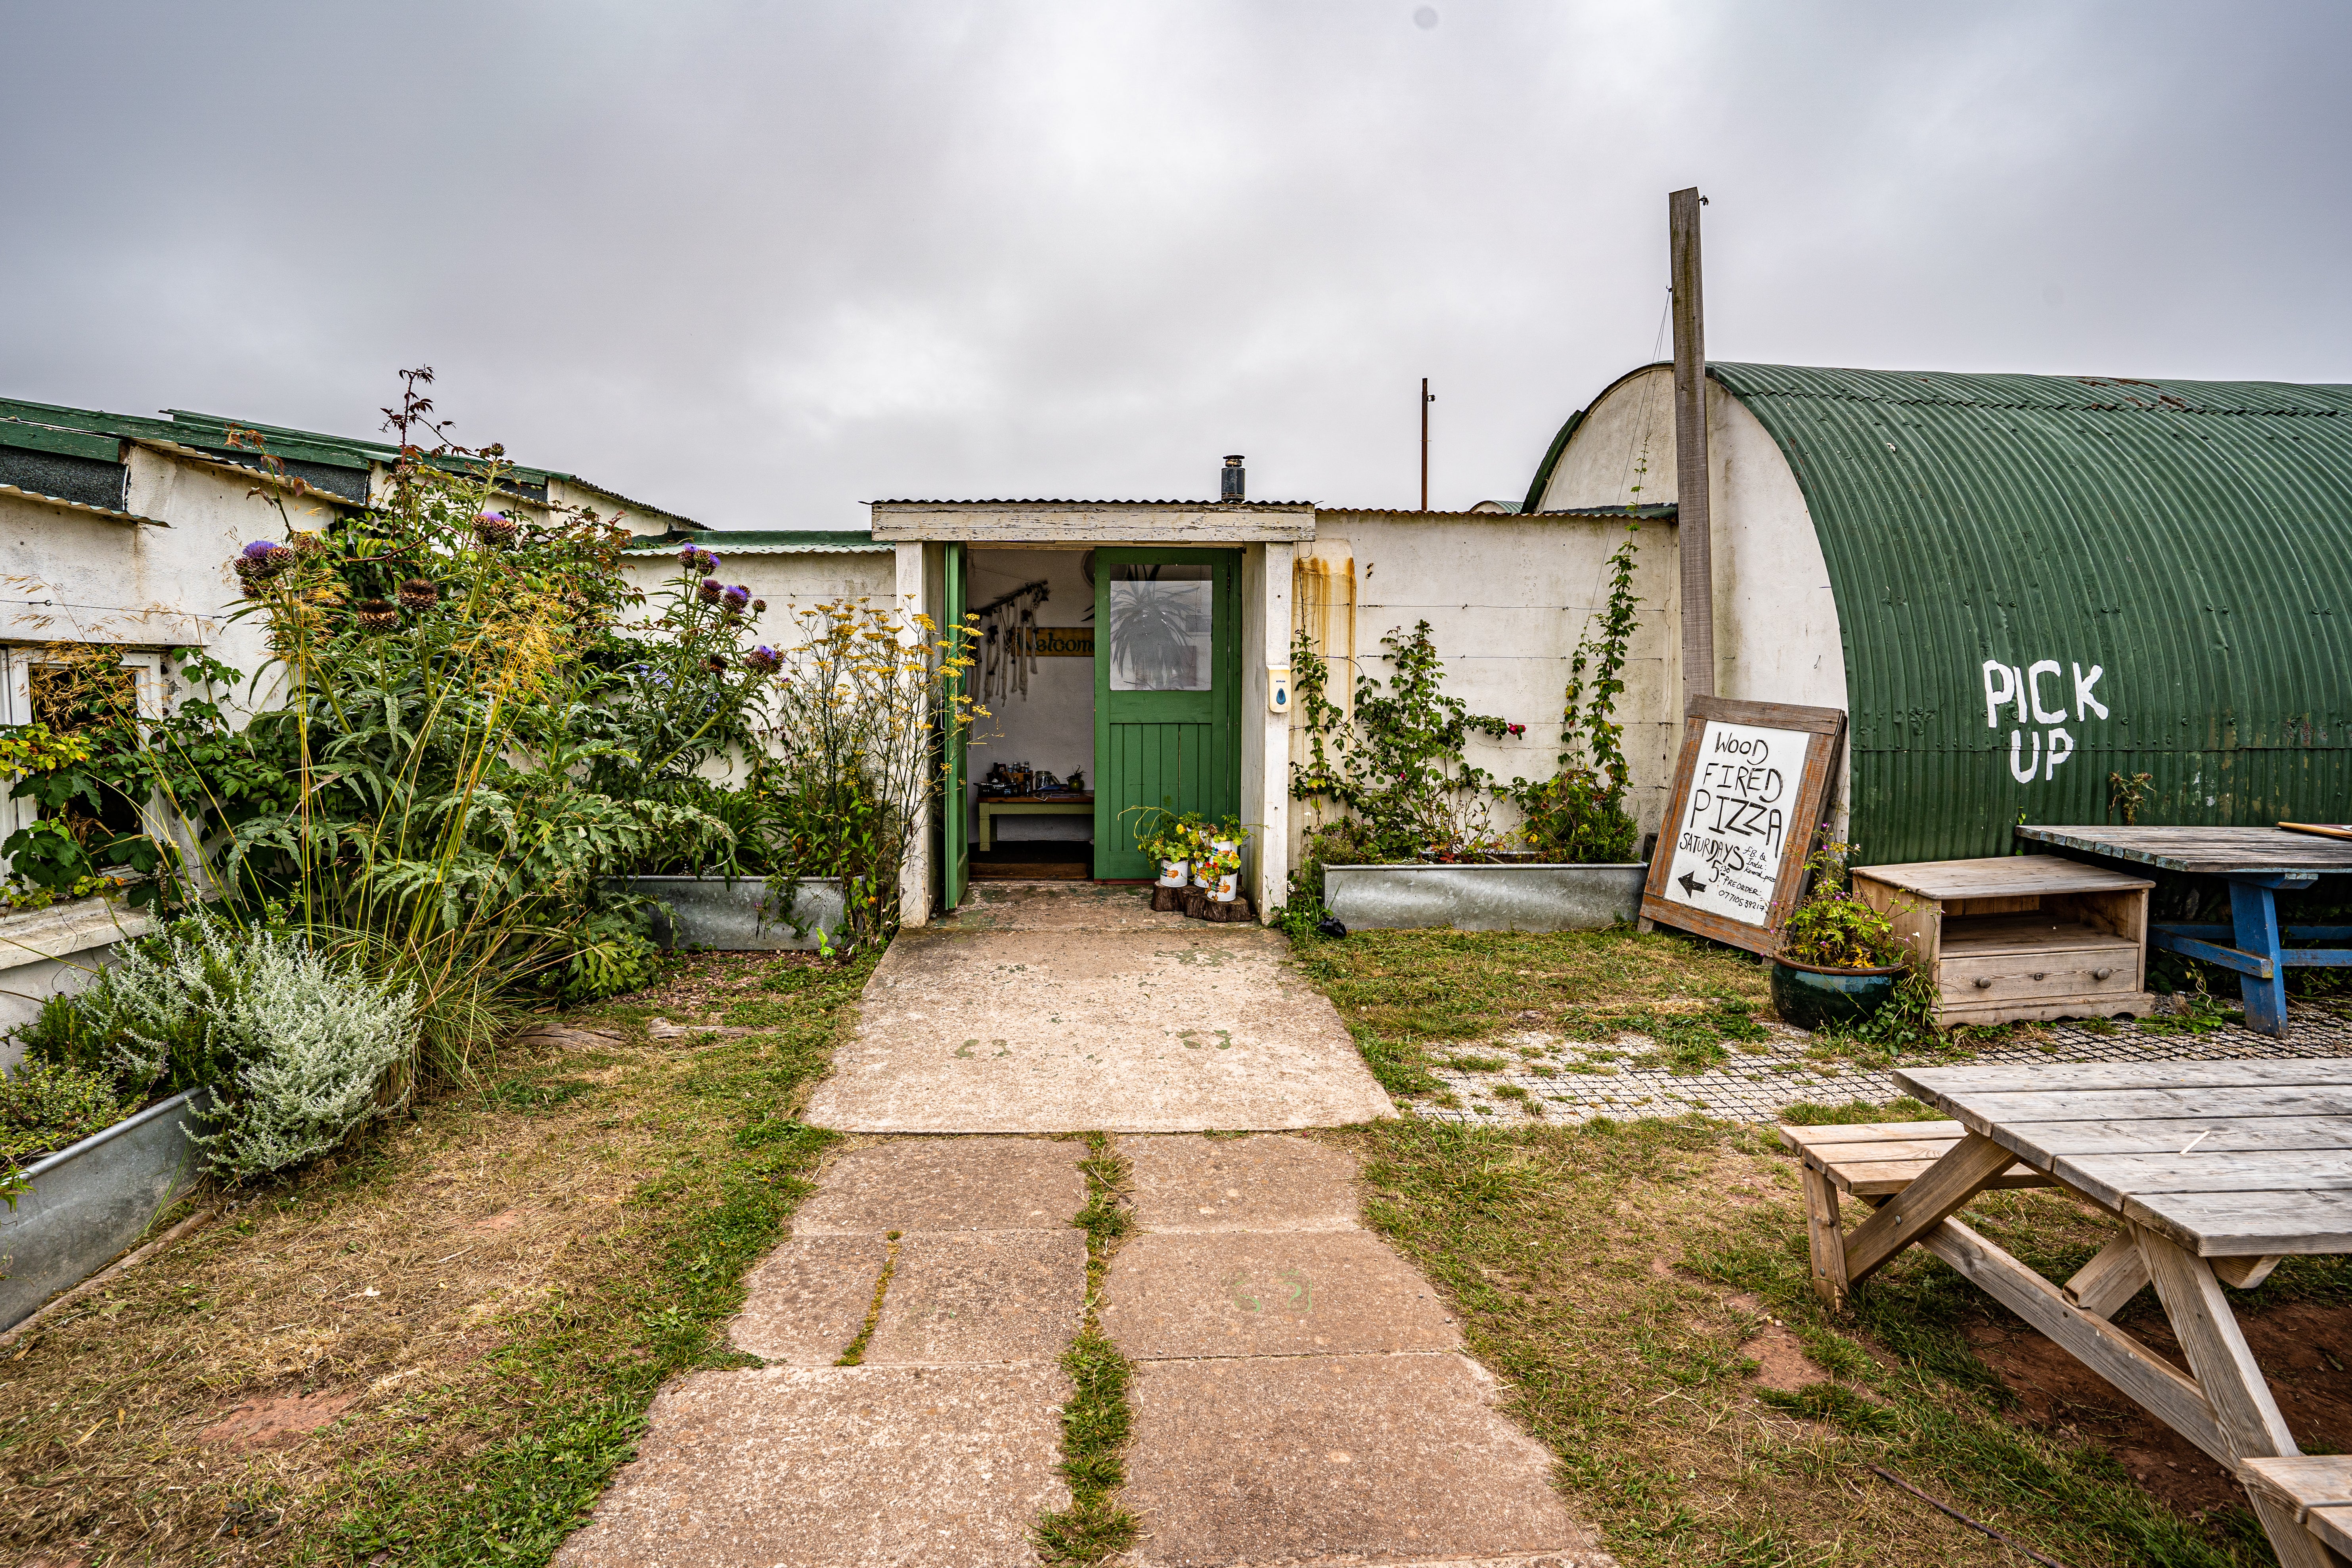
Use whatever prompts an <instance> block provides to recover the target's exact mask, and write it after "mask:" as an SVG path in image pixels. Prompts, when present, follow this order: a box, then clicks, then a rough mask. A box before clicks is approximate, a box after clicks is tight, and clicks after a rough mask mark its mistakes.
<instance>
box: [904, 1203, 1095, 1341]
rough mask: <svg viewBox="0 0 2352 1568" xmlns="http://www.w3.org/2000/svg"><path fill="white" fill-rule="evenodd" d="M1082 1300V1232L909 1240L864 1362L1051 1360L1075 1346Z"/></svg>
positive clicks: (1084, 1263) (1084, 1247)
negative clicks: (1074, 1335) (1072, 1341)
mask: <svg viewBox="0 0 2352 1568" xmlns="http://www.w3.org/2000/svg"><path fill="white" fill-rule="evenodd" d="M1086 1302H1087V1242H1086V1236H1085V1233H1083V1232H1081V1231H1077V1230H1061V1231H1036V1230H1024V1231H1010V1232H1003V1233H999V1234H995V1235H964V1236H913V1237H908V1238H907V1239H906V1240H904V1241H902V1242H900V1243H899V1244H898V1268H896V1269H894V1270H893V1271H892V1273H891V1276H890V1289H889V1292H888V1294H887V1295H886V1296H885V1297H884V1298H883V1300H882V1319H881V1321H880V1322H879V1323H877V1325H876V1327H875V1330H874V1338H873V1339H872V1340H871V1341H870V1342H868V1343H867V1344H866V1364H867V1365H869V1366H888V1365H896V1364H899V1363H908V1364H916V1365H922V1366H944V1365H949V1364H951V1363H961V1362H1002V1361H1052V1360H1054V1359H1055V1357H1057V1356H1059V1355H1060V1354H1061V1353H1062V1352H1064V1351H1066V1350H1067V1349H1069V1348H1070V1337H1071V1336H1072V1335H1073V1334H1076V1332H1077V1331H1078V1325H1079V1321H1080V1320H1081V1319H1082V1318H1083V1316H1084V1315H1085V1309H1086Z"/></svg>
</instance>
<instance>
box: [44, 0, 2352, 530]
mask: <svg viewBox="0 0 2352 1568" xmlns="http://www.w3.org/2000/svg"><path fill="white" fill-rule="evenodd" d="M1418 8H1419V7H1417V6H1415V5H1410V4H1387V3H1380V4H1360V5H1268V4H1262V3H1260V4H1194V5H1119V6H1103V5H1084V4H1066V5H1049V4H1034V5H971V6H963V7H951V6H947V5H855V6H851V5H839V6H826V5H792V6H776V5H750V4H739V5H685V4H678V5H664V6H660V7H651V6H624V5H606V6H602V7H598V6H586V5H540V6H525V5H509V6H479V5H474V6H458V5H431V4H426V5H408V6H404V7H402V8H400V9H399V10H398V11H396V12H386V11H383V10H381V9H377V10H358V9H350V8H343V7H326V6H315V5H286V6H277V7H270V6H258V5H255V6H244V7H231V6H215V7H203V8H195V7H186V6H167V5H152V6H130V5H117V6H106V5H87V6H75V7H58V6H35V5H6V6H5V8H0V41H5V45H6V49H5V52H6V54H7V56H8V58H9V59H10V61H11V71H12V83H11V91H10V93H9V95H8V97H7V98H6V99H5V101H0V132H5V136H6V145H7V146H8V148H9V150H10V151H9V156H8V158H7V160H6V163H5V167H6V170H7V173H6V174H5V189H6V192H7V195H8V203H7V208H8V211H9V212H10V213H11V215H12V216H13V217H14V218H15V220H16V221H15V222H14V223H12V225H11V230H12V233H11V237H10V240H9V242H8V244H7V245H6V246H5V247H0V285H5V291H6V292H5V297H6V298H7V300H9V301H10V308H9V309H8V310H6V311H5V312H0V391H5V392H6V393H8V394H11V395H18V396H27V397H35V398H44V399H48V400H52V401H58V402H68V403H87V404H93V405H100V406H107V407H114V408H121V409H127V410H131V411H141V410H145V409H149V408H152V407H155V406H159V405H181V406H193V407H201V408H208V409H214V410H217V411H221V412H226V413H234V414H238V415H243V416H248V417H253V418H257V419H263V420H268V421H272V422H277V423H283V424H291V425H302V426H314V427H319V428H324V429H331V430H341V431H347V432H352V433H363V432H367V431H370V430H373V428H374V426H375V423H376V416H375V414H374V410H375V408H376V406H377V405H379V404H381V403H382V402H383V401H385V400H386V398H387V397H388V396H389V395H390V390H391V386H392V372H393V371H394V369H395V368H396V367H398V366H401V365H405V364H415V363H432V364H434V365H436V367H437V368H438V369H439V371H440V372H441V375H442V383H441V387H440V390H441V392H442V394H443V396H444V405H445V406H446V408H447V409H449V410H450V411H451V412H452V413H454V414H455V415H456V416H457V419H458V421H459V426H458V428H459V432H460V433H461V434H463V435H466V436H467V437H471V438H473V439H477V440H488V439H491V438H494V437H495V438H499V439H503V440H505V441H506V442H507V443H508V445H509V447H510V449H512V450H514V451H515V452H516V453H517V454H518V455H520V456H522V457H524V458H526V459H527V460H529V461H532V462H537V463H543V464H546V465H549V466H551V467H558V468H574V469H577V470H579V471H581V472H583V473H586V474H589V475H591V476H593V477H594V478H596V479H599V480H600V481H602V482H604V483H606V484H608V485H611V486H613V487H614V488H615V489H621V490H623V491H625V492H627V493H630V494H635V495H642V496H645V497H646V498H647V499H656V500H661V501H662V502H664V503H665V504H667V505H671V506H675V507H677V508H678V509H679V510H685V511H688V512H689V513H691V514H692V515H695V516H697V517H699V518H702V519H704V520H706V521H710V522H712V523H715V524H719V525H721V526H734V527H753V526H829V527H839V526H845V525H855V524H856V522H857V521H858V520H859V514H858V511H857V510H856V509H857V505H858V503H859V502H861V501H863V500H867V499H871V498H874V497H877V496H882V495H908V494H962V495H1004V494H1028V495H1039V494H1063V495H1068V494H1096V495H1111V496H1124V495H1154V494H1201V495H1207V494H1213V493H1214V484H1215V478H1214V472H1213V470H1214V468H1215V464H1216V460H1217V458H1218V457H1219V455H1220V454H1222V453H1224V452H1228V451H1244V452H1247V453H1248V454H1249V455H1250V467H1251V468H1252V470H1253V472H1252V489H1253V491H1254V493H1256V494H1260V495H1269V496H1271V495H1282V496H1297V497H1305V498H1311V499H1316V500H1324V501H1327V502H1330V503H1334V504H1356V505H1409V504H1411V503H1412V496H1413V488H1414V482H1415V474H1416V459H1417V452H1416V447H1415V423H1414V421H1415V405H1414V402H1413V398H1414V395H1415V393H1416V389H1417V386H1418V378H1419V377H1420V376H1422V375H1423V374H1427V375H1430V376H1432V377H1433V379H1434V381H1435V384H1436V388H1437V391H1438V393H1439V397H1440V401H1439V403H1438V404H1437V405H1436V410H1435V414H1436V421H1435V425H1436V435H1437V455H1436V461H1435V472H1436V480H1437V482H1436V499H1437V500H1438V501H1439V503H1440V504H1466V503H1467V502H1469V501H1472V500H1477V499H1479V498H1481V497H1484V496H1489V495H1496V496H1509V497H1516V496H1517V494H1518V493H1519V492H1520V491H1521V490H1523V489H1524V488H1525V486H1526V483H1527V479H1528V474H1529V472H1530V470H1531V469H1532V468H1533V466H1534V464H1535V462H1536V460H1537V458H1538V457H1539V456H1540V455H1541V453H1542V450H1543V447H1544V445H1545V443H1546V441H1548V440H1549V437H1550V434H1551V431H1552V429H1553V427H1554V426H1556V425H1557V424H1558V422H1559V419H1560V418H1561V417H1562V416H1564V415H1565V414H1566V413H1567V412H1568V411H1569V410H1570V408H1572V407H1574V406H1576V405H1578V404H1579V403H1580V402H1582V401H1583V400H1585V399H1586V398H1588V397H1589V396H1590V395H1591V394H1592V393H1593V392H1594V391H1595V390H1597V389H1598V388H1599V387H1600V386H1601V384H1604V383H1605V382H1606V381H1607V380H1608V379H1609V378H1610V377H1612V376H1613V375H1615V374H1618V373H1620V372H1622V371H1623V370H1625V369H1627V368H1630V367H1631V366H1632V365H1633V364H1635V363H1640V362H1641V361H1643V359H1645V358H1647V357H1648V355H1649V353H1650V352H1651V349H1652V345H1653V342H1654V336H1655V332H1656V329H1657V325H1658V319H1659V310H1660V307H1661V306H1662V304H1663V302H1664V232H1663V230H1664V193H1665V192H1666V190H1667V189H1669V188H1670V187H1672V186H1675V185H1678V184H1688V183H1693V182H1696V183H1697V184H1700V185H1701V186H1702V187H1703V188H1705V189H1706V191H1707V192H1708V194H1709V195H1710V196H1711V197H1712V198H1713V200H1712V203H1711V205H1709V207H1708V209H1707V222H1708V229H1707V235H1706V247H1707V262H1708V279H1707V288H1708V300H1707V303H1708V316H1709V321H1708V330H1709V340H1710V348H1711V349H1712V351H1713V352H1714V353H1716V354H1717V356H1718V357H1723V358H1750V359H1779V360H1792V361H1799V362H1810V363H1860V364H1874V365H1885V366H1933V367H1937V368H1950V369H1992V368H1999V369H2011V370H2032V371H2063V372H2084V371H2097V372H2113V373H2123V374H2133V373H2139V374H2150V373H2154V374H2174V375H2188V376H2195V375H2231V376H2235V375H2245V376H2274V377H2278V378H2282V379H2306V380H2347V379H2352V374H2347V359H2352V355H2347V349H2352V308H2348V307H2347V304H2346V302H2345V298H2344V295H2345V290H2344V289H2342V287H2341V279H2342V273H2343V264H2342V261H2341V259H2340V258H2342V257H2343V256H2344V255H2345V254H2346V251H2347V246H2346V241H2347V237H2348V236H2347V232H2346V230H2347V219H2346V217H2345V216H2344V213H2343V209H2342V205H2341V204H2340V203H2339V202H2337V201H2336V200H2335V199H2334V198H2335V195H2336V192H2337V191H2338V189H2339V188H2340V184H2341V179H2340V175H2339V174H2337V171H2338V170H2339V169H2340V168H2341V167H2342V166H2343V163H2344V161H2345V154H2346V153H2347V142H2352V124H2347V120H2352V111H2347V109H2346V108H2345V107H2344V104H2345V101H2346V99H2347V95H2346V94H2344V93H2342V92H2341V90H2340V85H2341V76H2342V70H2343V61H2344V59H2345V58H2346V45H2347V42H2352V13H2347V12H2345V11H2344V10H2343V9H2342V8H2340V7H2336V6H2329V5H2304V6H2294V5H2243V6H2233V7H2228V8H2220V7H2210V6H2198V5H2074V6H2066V7H2052V6H2046V5H1969V6H1952V7H1943V8H1928V7H1922V6H1907V7H1895V6H1866V5H1826V4H1812V5H1771V6H1759V5H1734V4H1722V5H1697V4H1670V5H1491V4H1487V5H1472V4H1464V3H1460V0H1454V3H1451V4H1446V5H1436V6H1434V7H1433V8H1434V9H1435V10H1437V11H1438V12H1439V13H1440V16H1439V25H1438V26H1433V27H1423V26H1415V24H1414V16H1413V14H1414V11H1415V10H1416V9H1418Z"/></svg>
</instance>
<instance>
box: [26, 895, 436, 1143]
mask: <svg viewBox="0 0 2352 1568" xmlns="http://www.w3.org/2000/svg"><path fill="white" fill-rule="evenodd" d="M416 1037H417V1018H416V993H415V989H414V988H413V987H409V988H403V989H401V990H398V991H395V990H394V989H393V988H392V987H390V986H388V985H383V984H378V983H376V982H374V981H372V980H370V979H369V978H367V976H366V975H365V974H364V973H362V972H361V971H360V970H358V969H357V968H356V967H354V966H352V964H350V963H345V962H343V961H341V960H340V959H337V958H333V957H330V956H329V955H327V954H324V953H321V952H318V951H317V950H315V949H313V948H312V947H311V946H310V943H309V942H306V941H305V940H304V939H303V938H302V937H301V936H299V935H298V934H294V933H289V932H279V931H266V930H259V929H255V928H239V927H236V926H232V925H230V924H228V923H226V921H220V920H217V919H213V918H196V919H191V920H185V921H179V922H177V923H176V924H174V925H173V926H172V927H171V928H170V929H169V930H167V931H163V932H161V933H159V934H158V935H155V936H152V937H147V938H144V939H142V940H141V941H139V942H133V943H131V944H130V945H129V946H128V947H126V948H125V949H124V950H123V955H122V962H121V963H120V964H118V965H116V966H115V967H113V968H110V969H107V970H103V971H101V972H100V974H99V975H98V977H97V978H96V979H95V980H94V981H92V982H91V984H89V987H88V988H87V989H86V990H84V991H82V992H81V993H80V994H78V995H76V996H73V997H71V998H69V999H64V1000H63V1002H62V1005H51V1006H49V1007H47V1008H45V1009H44V1010H43V1013H42V1016H41V1018H40V1019H39V1020H38V1021H37V1022H36V1024H35V1025H33V1026H31V1028H30V1029H29V1030H27V1031H26V1035H25V1038H26V1046H27V1048H28V1050H29V1052H30V1053H31V1054H32V1055H34V1056H35V1057H37V1058H39V1059H41V1060H42V1061H44V1062H45V1063H47V1064H48V1065H50V1066H52V1067H56V1068H70V1069H73V1070H77V1071H79V1072H80V1073H82V1074H84V1075H86V1076H89V1077H99V1078H103V1079H105V1081H106V1082H108V1083H109V1084H110V1085H111V1086H112V1088H113V1089H115V1091H116V1092H117V1093H118V1094H119V1095H120V1096H121V1100H123V1101H124V1102H127V1103H132V1104H136V1103H140V1102H143V1101H145V1100H151V1099H154V1098H158V1097H160V1096H163V1095H166V1094H173V1093H176V1092H178V1091H179V1090H181V1089H195V1088H199V1087H209V1088H210V1089H211V1090H212V1102H211V1107H210V1110H209V1113H208V1115H207V1118H206V1123H207V1125H206V1127H205V1130H204V1131H198V1132H196V1133H195V1134H194V1138H195V1142H196V1143H197V1145H198V1147H199V1148H200V1149H202V1150H203V1152H204V1157H205V1163H207V1165H209V1166H210V1167H211V1169H212V1170H213V1171H214V1172H215V1173H217V1174H219V1175H222V1176H225V1177H227V1178H229V1179H231V1180H242V1179H245V1178H247V1177H252V1176H257V1175H263V1174H266V1173H269V1172H273V1171H282V1170H285V1169H288V1168H289V1167H290V1166H293V1165H298V1164H300V1163H303V1162H304V1161H307V1160H310V1159H312V1158H315V1157H316V1156H318V1155H320V1154H323V1153H325V1152H328V1151H329V1150H331V1149H333V1148H335V1147H337V1146H338V1145H340V1144H341V1143H342V1142H343V1141H344V1140H345V1139H347V1138H349V1137H350V1136H351V1135H352V1133H353V1132H355V1131H358V1130H359V1129H360V1128H361V1127H362V1126H363V1125H364V1124H365V1123H366V1122H368V1121H370V1120H372V1119H373V1118H374V1117H375V1116H376V1115H378V1114H380V1113H381V1112H382V1111H383V1110H388V1109H391V1108H392V1106H391V1105H388V1104H386V1103H385V1100H386V1097H385V1096H384V1094H383V1093H382V1092H381V1091H382V1090H383V1088H384V1086H385V1084H386V1083H387V1081H388V1080H389V1079H392V1078H393V1076H394V1068H397V1067H399V1066H401V1065H402V1064H404V1062H406V1061H407V1059H408V1058H409V1054H410V1053H411V1052H412V1051H413V1050H414V1049H415V1045H416ZM404 1098H405V1096H404V1093H403V1094H400V1095H395V1096H394V1097H392V1103H393V1104H397V1103H398V1101H399V1100H401V1099H404Z"/></svg>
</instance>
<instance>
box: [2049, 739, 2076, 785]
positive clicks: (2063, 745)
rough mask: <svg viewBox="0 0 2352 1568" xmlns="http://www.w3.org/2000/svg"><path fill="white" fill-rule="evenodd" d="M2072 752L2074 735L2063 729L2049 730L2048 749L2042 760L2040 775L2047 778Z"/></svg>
mask: <svg viewBox="0 0 2352 1568" xmlns="http://www.w3.org/2000/svg"><path fill="white" fill-rule="evenodd" d="M2073 755H2074V736H2072V735H2069V734H2068V733H2066V731H2063V730H2053V731H2050V751H2049V752H2048V754H2047V755H2046V756H2044V757H2043V758H2042V777H2043V778H2045V779H2046V778H2048V777H2049V776H2050V775H2051V774H2053V773H2056V772H2057V771H2058V764H2059V763H2063V762H2064V761H2065V760H2066V759H2067V758H2069V757H2071V756H2073Z"/></svg>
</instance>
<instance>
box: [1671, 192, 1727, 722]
mask: <svg viewBox="0 0 2352 1568" xmlns="http://www.w3.org/2000/svg"><path fill="white" fill-rule="evenodd" d="M1705 205H1706V197H1705V196H1703V195H1699V194H1698V187H1697V186H1696V185H1693V186H1691V187H1690V188H1689V189H1688V190H1682V191H1675V192H1674V193H1672V194H1671V195H1668V196H1667V197H1666V226H1667V229H1668V231H1669V232H1670V234H1671V236H1672V237H1673V249H1674V289H1675V301H1674V302H1675V541H1676V544H1677V546H1678V550H1677V553H1678V554H1679V556H1680V557H1681V561H1682V594H1683V709H1684V711H1685V712H1687V711H1689V709H1690V701H1691V699H1692V698H1694V697H1712V696H1714V695H1715V560H1714V554H1715V552H1714V539H1713V534H1712V531H1711V529H1710V527H1709V524H1708V513H1707V488H1706V306H1705V302H1704V301H1703V300H1701V298H1700V294H1699V262H1698V209H1699V208H1700V207H1702V206H1705Z"/></svg>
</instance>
